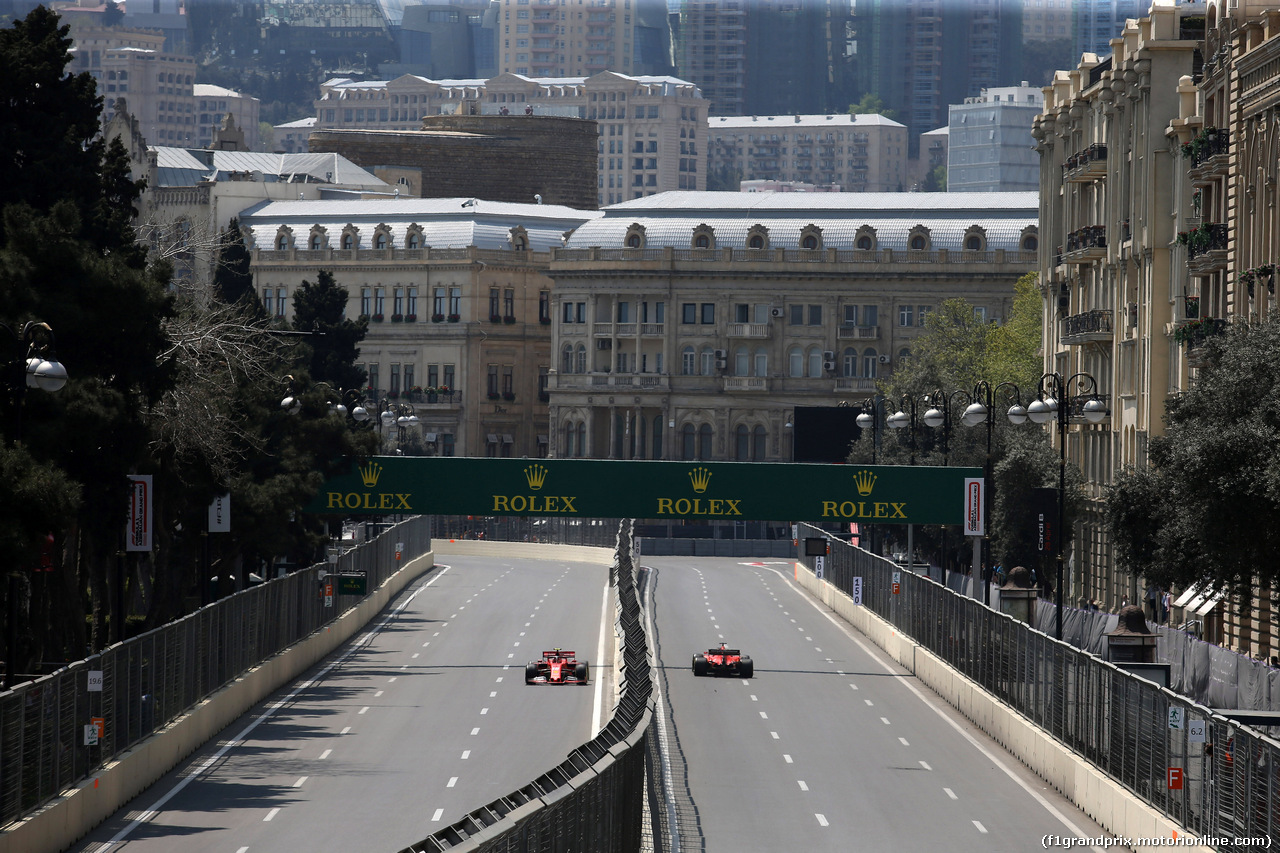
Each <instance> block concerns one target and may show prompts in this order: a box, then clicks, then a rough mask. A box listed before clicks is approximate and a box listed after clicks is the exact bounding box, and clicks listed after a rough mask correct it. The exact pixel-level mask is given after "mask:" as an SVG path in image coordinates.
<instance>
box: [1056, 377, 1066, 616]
mask: <svg viewBox="0 0 1280 853" xmlns="http://www.w3.org/2000/svg"><path fill="white" fill-rule="evenodd" d="M1060 396H1061V399H1060V400H1059V401H1058V441H1059V444H1060V445H1061V446H1060V447H1059V448H1058V449H1059V451H1060V455H1059V457H1058V459H1059V462H1058V588H1057V589H1056V590H1054V601H1055V603H1056V604H1057V605H1058V616H1057V619H1056V622H1057V625H1056V630H1055V634H1056V636H1057V639H1058V640H1061V639H1062V552H1063V548H1065V547H1066V539H1065V537H1066V530H1065V529H1064V528H1065V527H1066V519H1067V389H1066V386H1063V388H1062V392H1061V395H1060Z"/></svg>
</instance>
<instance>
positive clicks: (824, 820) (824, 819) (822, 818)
mask: <svg viewBox="0 0 1280 853" xmlns="http://www.w3.org/2000/svg"><path fill="white" fill-rule="evenodd" d="M814 817H816V818H817V819H818V826H828V824H827V816H826V815H820V814H815V815H814Z"/></svg>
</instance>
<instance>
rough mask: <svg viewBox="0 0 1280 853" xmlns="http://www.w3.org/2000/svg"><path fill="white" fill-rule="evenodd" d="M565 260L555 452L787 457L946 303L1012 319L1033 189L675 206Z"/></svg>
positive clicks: (612, 224) (663, 202)
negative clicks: (799, 420) (797, 428)
mask: <svg viewBox="0 0 1280 853" xmlns="http://www.w3.org/2000/svg"><path fill="white" fill-rule="evenodd" d="M603 214H604V215H603V216H602V217H600V218H598V219H593V220H590V221H588V222H585V223H584V224H583V225H582V226H581V227H580V228H578V229H577V230H576V231H575V232H574V233H573V234H572V235H571V236H570V238H569V242H568V245H567V247H566V248H565V249H558V250H556V251H555V252H554V254H553V256H552V261H551V266H550V269H549V271H548V276H549V277H550V278H551V279H552V280H553V281H554V282H555V288H554V296H553V300H554V301H553V306H552V308H553V326H552V328H553V339H552V350H553V352H552V357H553V361H552V364H553V370H554V375H553V376H552V379H551V382H550V384H549V390H550V403H551V409H550V422H551V429H552V432H551V435H552V440H553V441H554V442H555V444H554V455H556V456H560V457H591V458H608V459H723V460H750V461H786V460H790V459H791V455H792V446H791V440H792V439H791V434H790V429H789V425H790V423H791V413H792V411H793V410H794V408H795V407H796V406H834V405H836V404H837V403H839V402H842V401H860V400H863V399H866V398H868V397H870V396H872V395H874V393H875V387H876V380H877V379H878V378H879V377H881V376H882V375H885V374H887V373H889V372H891V371H892V369H893V365H894V363H895V362H896V361H897V359H899V358H901V357H902V356H903V355H905V354H906V353H907V352H908V351H909V350H910V348H911V346H912V342H913V341H914V340H915V338H916V337H917V336H918V335H919V334H920V333H921V331H922V327H923V326H924V322H923V317H924V315H925V314H927V313H928V312H929V311H930V310H932V309H933V308H934V307H936V306H937V305H938V304H939V303H941V302H942V301H944V300H946V299H949V298H953V297H964V298H966V299H967V300H969V301H970V302H971V303H972V304H973V305H974V306H975V310H976V311H979V312H981V314H982V316H983V317H985V318H986V319H988V320H991V321H998V320H999V319H1001V318H1003V317H1005V316H1006V315H1007V312H1008V311H1009V309H1010V306H1011V304H1012V300H1013V296H1014V284H1015V282H1016V281H1017V279H1018V278H1019V277H1020V276H1021V275H1023V274H1025V273H1027V272H1029V271H1031V270H1032V269H1033V266H1034V262H1035V258H1036V248H1037V244H1038V229H1037V225H1036V196H1035V194H1034V193H998V194H981V193H966V194H963V195H957V194H947V193H916V194H910V195H907V194H902V193H884V194H876V193H864V194H857V195H854V194H840V193H816V194H814V193H728V192H721V193H669V194H665V195H662V196H655V197H652V198H645V199H638V200H635V201H631V202H626V203H624V204H619V205H614V206H612V207H609V208H606V209H605V210H604V211H603Z"/></svg>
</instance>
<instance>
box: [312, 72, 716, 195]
mask: <svg viewBox="0 0 1280 853" xmlns="http://www.w3.org/2000/svg"><path fill="white" fill-rule="evenodd" d="M315 104H316V128H317V129H318V130H323V129H343V130H419V129H421V128H422V120H423V119H424V118H425V117H427V116H434V115H441V114H446V115H456V114H464V115H494V116H502V115H511V116H516V117H522V116H525V115H527V114H531V115H535V116H567V117H572V118H582V119H589V120H591V121H594V122H596V125H597V127H596V133H597V137H598V138H597V140H596V153H597V155H598V160H597V171H596V204H597V205H606V204H615V203H617V202H620V201H625V200H627V199H632V198H638V197H641V196H645V195H653V194H654V193H659V192H666V191H668V190H683V189H689V190H700V189H705V188H706V163H707V149H706V129H707V101H706V99H704V98H703V97H702V93H701V92H700V91H699V90H698V87H697V86H695V85H693V84H692V83H689V82H687V81H685V80H678V79H676V78H674V77H660V76H634V77H633V76H628V75H625V74H618V73H615V72H612V71H607V72H601V73H599V74H595V75H592V76H591V77H561V78H533V77H525V76H523V75H520V74H500V75H498V76H497V77H494V78H492V79H489V80H428V79H426V78H424V77H415V76H413V75H404V76H402V77H397V78H396V79H394V80H390V81H387V80H374V81H353V80H347V79H334V80H330V81H328V82H326V83H325V84H324V85H323V86H322V87H321V91H320V97H319V98H318V99H317V100H316V102H315Z"/></svg>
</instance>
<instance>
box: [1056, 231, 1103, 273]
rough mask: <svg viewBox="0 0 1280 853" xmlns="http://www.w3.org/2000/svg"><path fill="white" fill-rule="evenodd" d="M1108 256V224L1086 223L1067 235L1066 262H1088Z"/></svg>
mask: <svg viewBox="0 0 1280 853" xmlns="http://www.w3.org/2000/svg"><path fill="white" fill-rule="evenodd" d="M1106 256H1107V226H1105V225H1086V226H1085V227H1083V228H1077V229H1076V230H1075V231H1072V232H1071V233H1070V234H1068V235H1067V245H1066V251H1064V252H1063V253H1062V263H1064V264H1088V263H1092V262H1093V261H1096V260H1099V259H1101V258H1105V257H1106Z"/></svg>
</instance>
